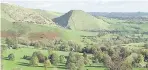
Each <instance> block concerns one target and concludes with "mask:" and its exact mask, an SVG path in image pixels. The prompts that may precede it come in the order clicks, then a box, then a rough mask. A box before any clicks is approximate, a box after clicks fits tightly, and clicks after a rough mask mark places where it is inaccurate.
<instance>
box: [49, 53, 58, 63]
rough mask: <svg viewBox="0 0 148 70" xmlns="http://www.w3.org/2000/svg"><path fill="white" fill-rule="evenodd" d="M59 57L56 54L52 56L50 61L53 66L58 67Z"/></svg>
mask: <svg viewBox="0 0 148 70" xmlns="http://www.w3.org/2000/svg"><path fill="white" fill-rule="evenodd" d="M58 58H59V56H58V55H57V54H56V53H53V54H51V56H50V61H51V63H52V64H53V65H57V64H58V60H59V59H58Z"/></svg>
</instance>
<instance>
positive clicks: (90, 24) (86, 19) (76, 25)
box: [53, 10, 109, 30]
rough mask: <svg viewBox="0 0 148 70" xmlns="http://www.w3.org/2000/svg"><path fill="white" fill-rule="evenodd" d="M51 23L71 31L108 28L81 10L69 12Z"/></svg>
mask: <svg viewBox="0 0 148 70" xmlns="http://www.w3.org/2000/svg"><path fill="white" fill-rule="evenodd" d="M53 21H54V22H55V23H56V24H58V25H60V26H62V27H65V28H68V29H72V30H106V29H108V26H109V24H108V23H106V22H104V21H103V20H101V19H97V18H95V17H94V16H92V15H90V14H88V13H86V12H84V11H81V10H71V11H69V12H68V13H66V14H64V15H62V16H60V17H57V18H55V19H53Z"/></svg>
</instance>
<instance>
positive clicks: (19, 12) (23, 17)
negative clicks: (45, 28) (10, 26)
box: [1, 3, 54, 24]
mask: <svg viewBox="0 0 148 70" xmlns="http://www.w3.org/2000/svg"><path fill="white" fill-rule="evenodd" d="M1 14H2V16H1V18H5V19H7V20H9V21H12V22H27V23H34V24H53V23H54V22H53V21H52V20H51V19H50V18H46V16H45V15H43V14H42V13H39V12H38V11H36V10H34V9H29V8H24V7H21V6H17V5H13V4H7V3H1ZM48 15H50V14H48Z"/></svg>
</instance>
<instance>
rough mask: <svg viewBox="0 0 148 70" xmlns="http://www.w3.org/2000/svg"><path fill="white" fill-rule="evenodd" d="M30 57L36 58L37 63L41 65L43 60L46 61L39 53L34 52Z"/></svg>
mask: <svg viewBox="0 0 148 70" xmlns="http://www.w3.org/2000/svg"><path fill="white" fill-rule="evenodd" d="M32 56H37V58H38V61H39V62H40V63H43V62H44V61H45V59H46V57H45V56H44V55H43V54H42V53H41V52H40V51H36V52H34V53H33V54H32Z"/></svg>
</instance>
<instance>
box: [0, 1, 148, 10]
mask: <svg viewBox="0 0 148 70" xmlns="http://www.w3.org/2000/svg"><path fill="white" fill-rule="evenodd" d="M1 2H3V3H4V2H5V3H11V4H16V5H20V6H23V7H26V8H34V9H43V10H49V11H57V12H67V11H69V10H84V11H86V12H148V0H21V1H19V0H2V1H1Z"/></svg>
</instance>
